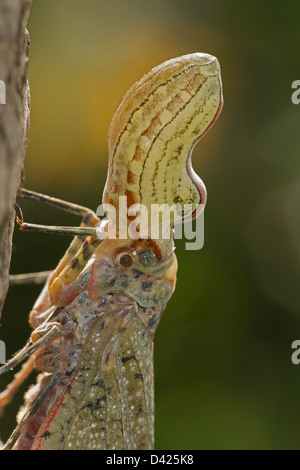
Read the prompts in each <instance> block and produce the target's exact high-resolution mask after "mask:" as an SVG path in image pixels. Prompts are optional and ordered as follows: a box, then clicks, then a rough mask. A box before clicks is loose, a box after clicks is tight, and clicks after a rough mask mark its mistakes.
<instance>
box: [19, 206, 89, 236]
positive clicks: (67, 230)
mask: <svg viewBox="0 0 300 470" xmlns="http://www.w3.org/2000/svg"><path fill="white" fill-rule="evenodd" d="M15 210H16V216H17V223H18V225H19V227H20V230H23V231H26V232H46V233H56V234H64V235H81V236H86V237H87V236H89V235H91V236H93V237H97V236H98V235H97V230H96V229H95V228H93V227H64V226H58V225H39V224H28V223H26V222H24V218H23V213H22V210H21V208H20V206H19V205H18V204H16V203H15Z"/></svg>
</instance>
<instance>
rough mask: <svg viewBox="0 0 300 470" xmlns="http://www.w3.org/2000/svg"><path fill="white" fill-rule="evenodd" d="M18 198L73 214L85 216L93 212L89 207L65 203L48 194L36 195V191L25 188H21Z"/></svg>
mask: <svg viewBox="0 0 300 470" xmlns="http://www.w3.org/2000/svg"><path fill="white" fill-rule="evenodd" d="M18 196H20V197H24V198H26V199H31V200H33V201H38V202H44V203H45V204H48V205H49V206H53V207H56V208H57V209H60V210H63V211H66V212H71V214H75V215H81V216H82V217H83V216H85V214H87V213H88V212H92V211H91V209H89V208H88V207H84V206H80V205H78V204H73V203H72V202H67V201H63V200H62V199H58V198H56V197H51V196H47V195H46V194H41V193H36V192H35V191H30V190H28V189H25V188H19V190H18Z"/></svg>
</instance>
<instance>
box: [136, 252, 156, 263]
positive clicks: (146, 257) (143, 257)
mask: <svg viewBox="0 0 300 470" xmlns="http://www.w3.org/2000/svg"><path fill="white" fill-rule="evenodd" d="M155 260H156V256H155V254H154V253H153V251H151V250H144V251H141V252H140V253H139V261H140V263H141V264H142V265H143V266H151V265H152V264H153V263H154V261H155Z"/></svg>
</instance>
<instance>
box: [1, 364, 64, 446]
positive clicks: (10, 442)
mask: <svg viewBox="0 0 300 470" xmlns="http://www.w3.org/2000/svg"><path fill="white" fill-rule="evenodd" d="M61 375H62V374H61V372H55V373H54V374H52V375H51V377H50V378H49V381H48V382H47V384H46V385H45V387H44V388H43V389H42V390H41V392H40V393H39V395H38V396H37V398H36V400H35V401H34V403H33V405H32V406H31V407H30V408H29V409H28V410H27V412H26V413H25V415H24V417H23V418H22V421H21V422H20V424H19V426H17V428H16V430H15V431H14V432H13V434H12V435H11V436H10V438H9V439H8V441H7V443H6V444H5V446H4V447H2V450H10V449H12V447H13V446H14V444H15V443H16V441H17V440H18V438H19V437H20V435H21V434H22V431H23V430H24V428H25V427H26V425H27V423H28V421H29V419H30V418H31V417H32V416H34V415H35V413H36V412H37V410H38V409H39V407H40V406H41V404H42V403H43V401H44V400H45V398H46V396H47V395H48V393H49V392H50V390H51V389H52V388H53V387H54V386H55V385H56V384H57V382H58V381H59V379H60V377H61Z"/></svg>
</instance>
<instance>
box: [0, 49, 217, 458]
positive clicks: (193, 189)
mask: <svg viewBox="0 0 300 470" xmlns="http://www.w3.org/2000/svg"><path fill="white" fill-rule="evenodd" d="M221 108H222V87H221V77H220V68H219V64H218V61H217V59H216V58H215V57H213V56H210V55H208V54H190V55H187V56H183V57H179V58H177V59H172V60H170V61H167V62H165V63H163V64H161V65H160V66H158V67H156V68H154V69H153V70H152V71H150V72H149V73H148V74H146V75H145V76H144V77H143V78H142V79H141V80H139V81H138V82H137V83H136V84H135V85H133V87H132V88H131V89H130V90H129V91H128V92H127V94H126V95H125V97H124V98H123V100H122V101H121V103H120V105H119V107H118V108H117V110H116V113H115V115H114V117H113V120H112V123H111V126H110V130H109V136H108V147H109V169H108V177H107V181H106V185H105V189H104V193H103V202H104V203H105V204H112V205H113V206H114V207H115V209H116V210H117V212H118V211H119V212H121V211H120V210H119V209H120V206H119V196H126V197H127V205H128V206H129V205H131V204H135V203H139V204H144V205H145V206H146V207H147V208H150V206H151V204H152V203H159V204H169V205H172V204H173V203H179V204H180V205H183V204H185V203H190V204H191V205H192V208H191V212H190V214H189V215H191V216H193V217H194V216H196V215H197V214H198V204H200V203H201V204H202V205H203V204H204V203H205V198H206V191H205V187H204V184H203V183H202V181H201V179H200V178H199V177H198V176H197V175H196V174H195V173H194V171H193V169H192V165H191V152H192V149H193V147H194V145H195V143H196V142H197V140H199V138H200V137H202V136H203V135H204V134H205V133H206V132H207V131H208V129H209V128H210V127H211V126H212V124H213V123H214V121H215V120H216V118H217V117H218V115H219V113H220V111H221ZM118 215H119V216H120V217H121V218H122V217H123V219H124V220H125V221H126V223H127V224H129V223H130V222H131V219H130V217H128V214H127V213H126V214H125V215H124V214H121V213H120V214H118ZM98 222H99V219H98V217H96V216H95V214H93V213H92V212H88V213H86V215H85V217H84V219H83V222H82V224H81V227H82V228H83V230H84V227H87V228H89V227H91V228H92V227H95V226H97V224H98ZM174 222H176V221H175V220H173V221H172V224H173V223H174ZM80 233H81V232H80ZM88 233H90V232H88ZM91 233H92V232H91ZM169 233H170V237H169V238H167V239H162V238H160V239H156V240H154V239H151V238H138V239H135V240H133V239H131V238H130V237H129V236H128V237H127V238H124V237H123V238H122V237H120V236H117V237H116V239H111V238H109V237H106V238H104V239H98V238H97V237H95V236H92V235H90V236H87V237H83V236H80V235H77V236H76V237H75V238H74V239H73V241H72V243H71V245H70V247H69V249H68V251H67V252H66V254H65V256H64V257H63V258H62V260H61V261H60V263H59V265H58V267H57V268H56V270H55V271H54V272H53V273H52V274H51V276H50V277H49V279H48V281H47V283H46V285H45V287H44V289H43V290H42V292H41V294H40V296H39V298H38V299H37V301H36V303H35V305H34V307H33V310H32V312H31V314H30V324H31V326H32V328H33V330H34V331H33V333H32V335H31V339H30V341H29V343H28V344H27V346H26V347H25V348H24V351H21V353H19V354H18V355H17V356H16V359H13V360H12V361H11V363H10V365H14V364H15V363H17V360H18V357H19V356H20V357H21V356H22V358H23V356H24V357H29V360H28V363H26V364H28V365H27V366H26V364H25V369H24V371H25V370H27V369H30V368H32V367H33V366H35V367H36V368H37V369H39V370H40V371H41V374H40V376H39V378H38V382H37V384H36V385H35V386H34V387H32V388H31V389H30V390H29V391H28V392H27V394H26V403H25V406H24V407H23V410H21V412H20V413H19V424H18V426H17V428H16V429H15V431H14V432H13V434H12V436H11V437H10V439H9V440H8V442H7V444H6V446H5V447H4V448H5V449H18V450H19V449H32V450H43V449H52V450H61V449H72V450H75V449H152V448H153V445H154V444H153V443H154V430H153V429H154V424H153V423H154V394H153V335H154V332H155V330H156V327H157V325H158V322H159V320H160V317H161V315H162V312H163V311H164V309H165V306H166V304H167V302H168V300H169V298H170V297H171V295H172V293H173V291H174V289H175V284H176V273H177V261H176V256H175V254H174V244H173V239H172V226H170V232H169ZM117 235H119V233H118V232H117ZM7 367H8V366H7ZM26 367H27V368H26ZM24 374H25V372H24ZM24 374H23V375H24ZM1 399H2V403H4V402H5V400H6V399H7V397H6V396H4V395H3V396H2V397H1V395H0V407H1Z"/></svg>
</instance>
